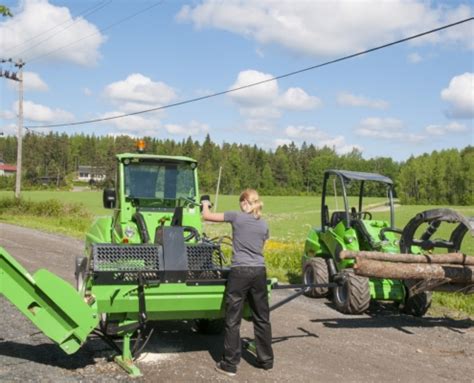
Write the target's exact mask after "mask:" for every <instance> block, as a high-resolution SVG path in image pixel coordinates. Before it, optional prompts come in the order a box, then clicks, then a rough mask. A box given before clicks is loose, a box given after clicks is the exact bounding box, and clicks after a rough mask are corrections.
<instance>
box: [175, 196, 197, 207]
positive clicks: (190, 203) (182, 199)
mask: <svg viewBox="0 0 474 383" xmlns="http://www.w3.org/2000/svg"><path fill="white" fill-rule="evenodd" d="M178 200H180V201H183V202H184V203H188V204H189V205H191V206H201V204H199V203H198V202H196V201H194V200H193V199H192V198H188V197H178Z"/></svg>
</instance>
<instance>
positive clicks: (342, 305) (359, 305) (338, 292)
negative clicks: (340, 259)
mask: <svg viewBox="0 0 474 383" xmlns="http://www.w3.org/2000/svg"><path fill="white" fill-rule="evenodd" d="M340 278H341V284H340V285H338V286H337V287H335V288H334V291H333V302H334V305H335V306H336V309H337V311H339V312H341V313H343V314H362V313H363V312H365V311H366V310H367V309H368V308H369V304H370V287H369V279H368V278H366V277H361V276H358V275H355V274H354V272H353V270H344V271H342V272H341V274H340Z"/></svg>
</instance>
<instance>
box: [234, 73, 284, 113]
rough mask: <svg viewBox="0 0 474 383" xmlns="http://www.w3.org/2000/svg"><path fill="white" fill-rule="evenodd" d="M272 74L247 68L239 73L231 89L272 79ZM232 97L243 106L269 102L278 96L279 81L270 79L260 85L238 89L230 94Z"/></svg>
mask: <svg viewBox="0 0 474 383" xmlns="http://www.w3.org/2000/svg"><path fill="white" fill-rule="evenodd" d="M272 77H273V76H272V75H271V74H267V73H262V72H258V71H256V70H245V71H242V72H240V73H239V75H238V76H237V80H236V81H235V82H234V84H232V85H231V86H230V89H236V88H240V87H242V86H246V85H249V84H253V83H257V82H261V81H267V80H270V79H271V78H272ZM229 96H230V98H231V99H232V100H234V101H235V102H237V103H238V104H240V105H242V106H254V105H261V104H268V103H270V102H273V101H274V100H275V99H276V98H277V97H278V82H277V81H269V82H267V83H263V84H260V85H258V86H252V87H250V88H246V89H242V90H238V91H235V92H232V93H230V94H229Z"/></svg>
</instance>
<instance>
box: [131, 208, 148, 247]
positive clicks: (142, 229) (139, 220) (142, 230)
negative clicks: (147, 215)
mask: <svg viewBox="0 0 474 383" xmlns="http://www.w3.org/2000/svg"><path fill="white" fill-rule="evenodd" d="M132 221H133V222H135V223H136V224H137V226H138V233H139V234H140V239H141V241H142V243H149V242H150V236H149V235H148V229H147V227H146V223H145V219H144V218H143V215H142V213H140V212H138V211H137V212H136V213H135V214H134V215H133V216H132Z"/></svg>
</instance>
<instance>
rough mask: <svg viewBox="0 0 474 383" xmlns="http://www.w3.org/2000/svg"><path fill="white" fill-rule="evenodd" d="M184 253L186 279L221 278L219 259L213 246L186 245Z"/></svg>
mask: <svg viewBox="0 0 474 383" xmlns="http://www.w3.org/2000/svg"><path fill="white" fill-rule="evenodd" d="M186 253H187V256H188V268H189V271H188V279H216V278H221V273H220V270H219V268H220V263H219V258H218V254H217V252H216V249H215V247H214V246H212V245H208V244H205V243H200V244H197V245H186Z"/></svg>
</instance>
